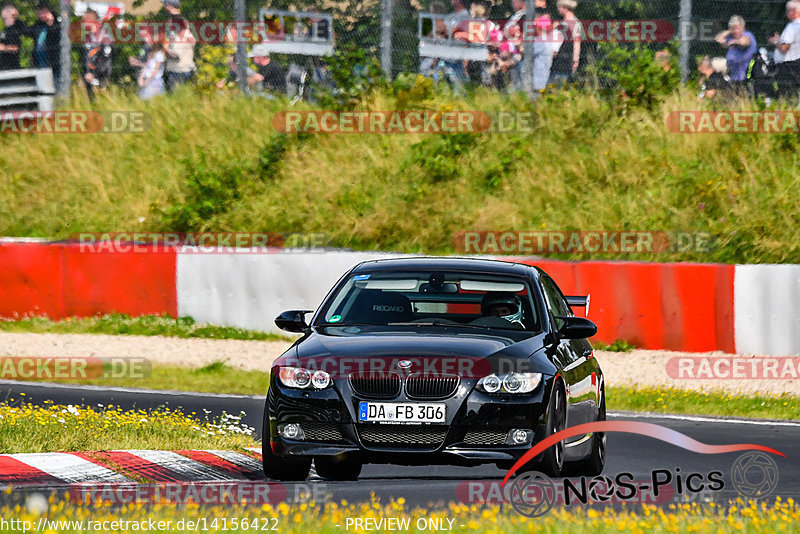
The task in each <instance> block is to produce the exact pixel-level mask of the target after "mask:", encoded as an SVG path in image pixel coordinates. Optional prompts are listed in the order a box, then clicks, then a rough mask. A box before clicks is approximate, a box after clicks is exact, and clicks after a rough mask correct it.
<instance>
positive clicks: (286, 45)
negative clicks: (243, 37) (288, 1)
mask: <svg viewBox="0 0 800 534" xmlns="http://www.w3.org/2000/svg"><path fill="white" fill-rule="evenodd" d="M258 20H259V22H260V23H262V24H263V25H264V28H263V32H262V37H263V38H264V42H262V43H260V44H259V45H258V46H259V47H260V49H262V50H266V51H268V52H270V53H276V54H297V55H302V56H328V55H331V54H332V53H333V16H331V15H328V14H326V13H314V12H306V11H277V10H273V9H266V8H262V9H261V10H260V11H259V12H258Z"/></svg>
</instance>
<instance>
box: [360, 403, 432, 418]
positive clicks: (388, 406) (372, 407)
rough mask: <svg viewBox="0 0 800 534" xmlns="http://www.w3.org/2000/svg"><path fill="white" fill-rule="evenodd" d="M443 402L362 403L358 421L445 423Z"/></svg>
mask: <svg viewBox="0 0 800 534" xmlns="http://www.w3.org/2000/svg"><path fill="white" fill-rule="evenodd" d="M446 413H447V410H446V405H445V404H444V403H441V402H427V403H422V402H363V401H362V402H360V403H359V405H358V420H359V421H366V422H374V423H444V422H445V415H446Z"/></svg>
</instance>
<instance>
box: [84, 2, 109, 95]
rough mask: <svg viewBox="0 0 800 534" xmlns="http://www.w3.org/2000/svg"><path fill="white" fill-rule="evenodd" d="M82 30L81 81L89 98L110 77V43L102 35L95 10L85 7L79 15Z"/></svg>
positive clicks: (102, 86)
mask: <svg viewBox="0 0 800 534" xmlns="http://www.w3.org/2000/svg"><path fill="white" fill-rule="evenodd" d="M81 25H82V27H83V32H84V33H85V34H87V36H86V39H85V42H84V43H83V62H82V63H83V81H84V82H85V83H86V92H87V93H88V95H89V99H90V100H94V97H95V90H96V89H98V88H105V87H106V85H108V81H109V79H110V78H111V43H110V42H109V41H108V39H107V38H106V37H104V36H103V32H102V27H101V26H100V20H99V17H98V16H97V11H95V10H93V9H87V10H86V12H85V13H84V14H83V16H82V17H81Z"/></svg>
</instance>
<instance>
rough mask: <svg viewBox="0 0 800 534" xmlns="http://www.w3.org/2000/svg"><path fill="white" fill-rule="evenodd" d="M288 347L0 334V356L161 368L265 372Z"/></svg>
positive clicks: (237, 342)
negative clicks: (143, 362) (219, 366)
mask: <svg viewBox="0 0 800 534" xmlns="http://www.w3.org/2000/svg"><path fill="white" fill-rule="evenodd" d="M290 345H291V343H289V342H286V341H240V340H234V339H181V338H172V337H159V336H106V335H97V334H20V333H0V356H27V357H37V356H49V357H53V356H59V357H96V358H101V357H107V358H142V357H144V358H148V359H149V360H150V361H151V362H152V363H159V364H163V365H185V366H192V367H199V366H203V365H206V364H209V363H212V362H215V361H223V362H225V363H226V364H228V365H230V366H232V367H238V368H240V369H247V370H253V371H269V368H270V364H271V363H272V361H273V360H274V359H275V358H277V357H278V356H280V355H281V354H282V353H283V351H285V350H286V349H287V348H289V346H290Z"/></svg>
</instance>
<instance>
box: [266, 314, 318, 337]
mask: <svg viewBox="0 0 800 534" xmlns="http://www.w3.org/2000/svg"><path fill="white" fill-rule="evenodd" d="M312 311H314V310H289V311H285V312H283V313H282V314H280V315H279V316H277V317H276V318H275V326H277V327H278V328H280V329H281V330H286V331H287V332H299V333H302V332H305V331H307V330H308V328H309V326H308V325H307V324H306V317H305V316H306V314H307V313H311V312H312Z"/></svg>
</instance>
